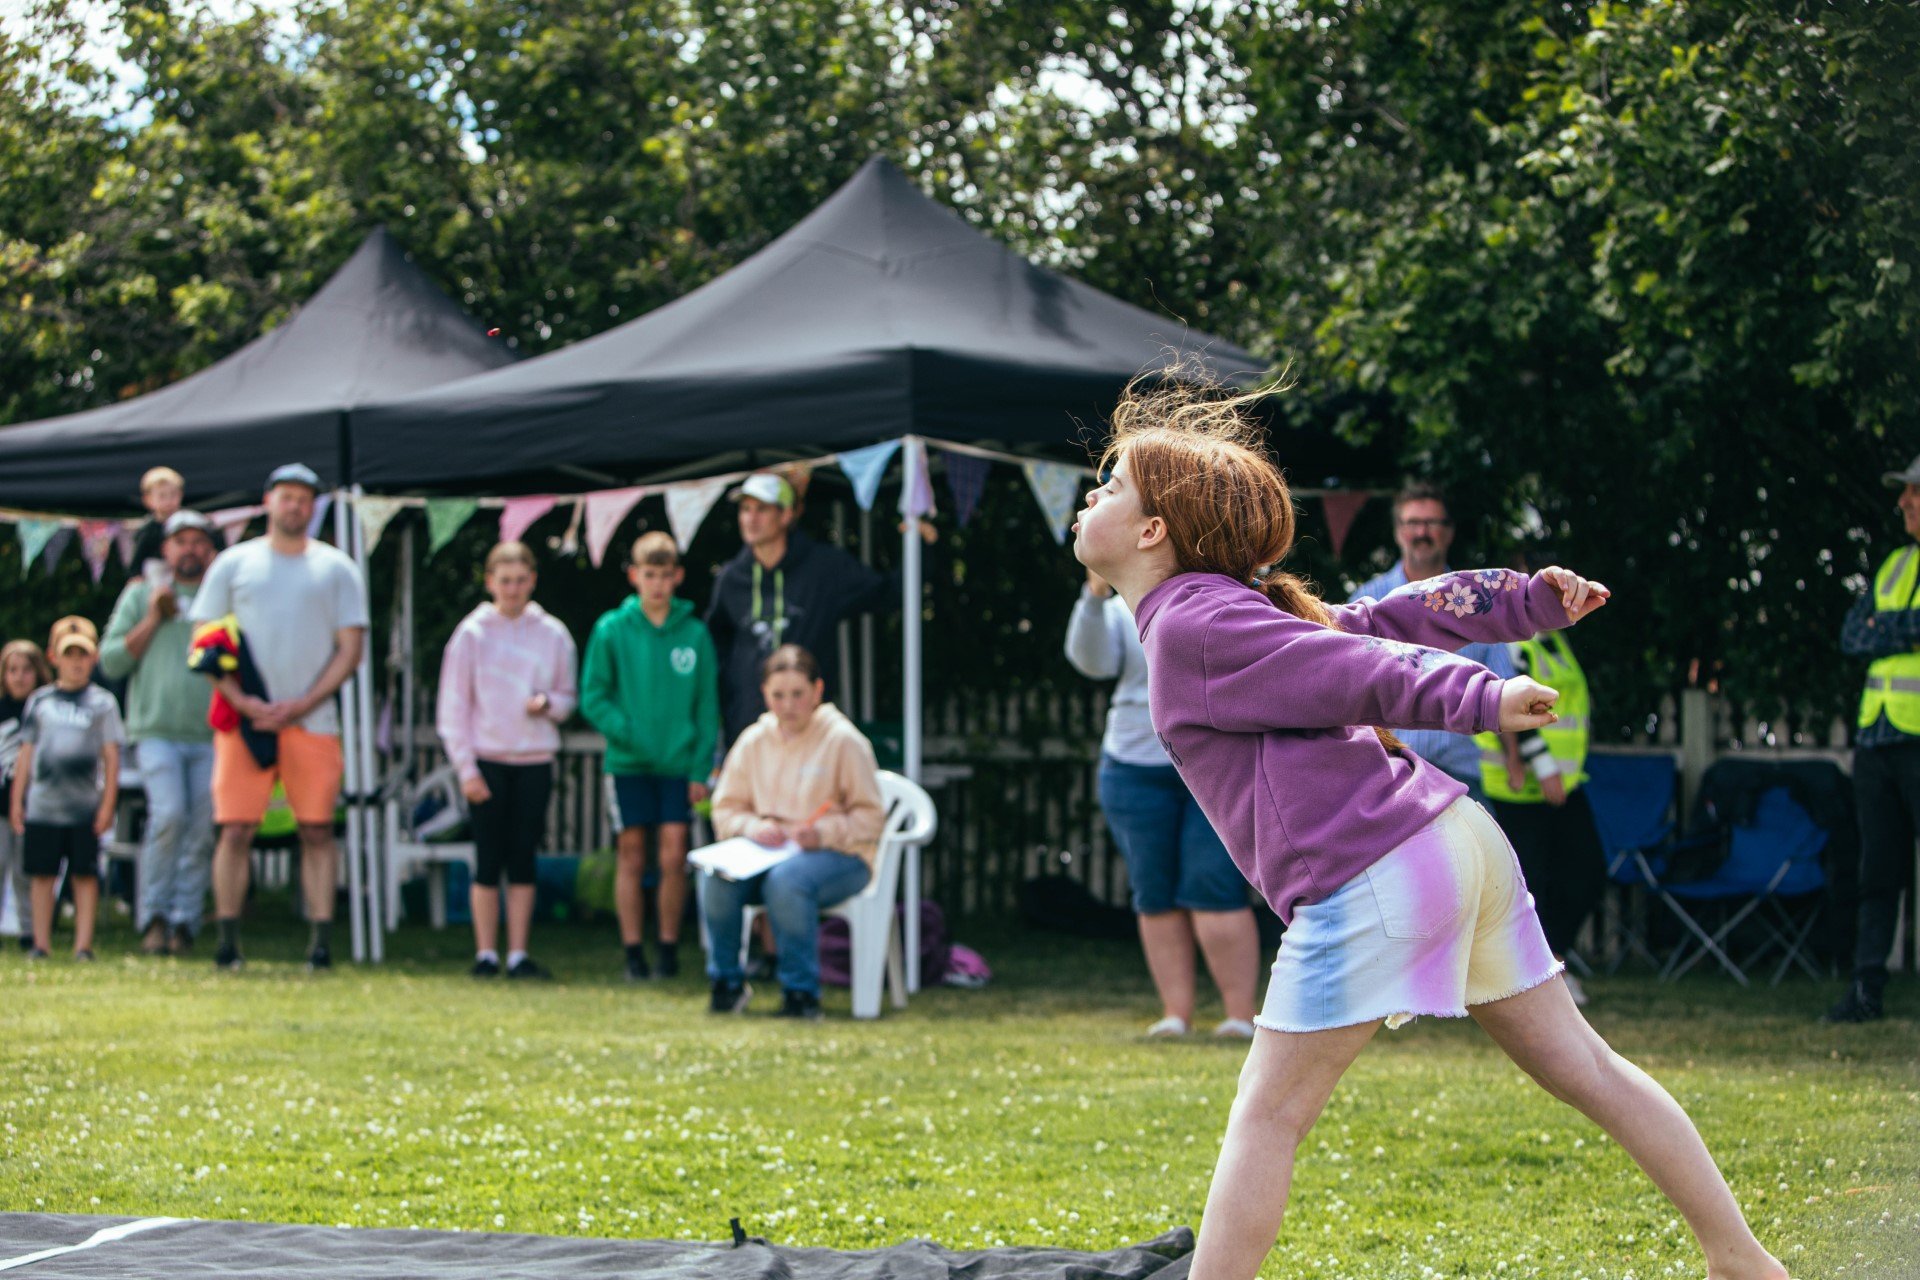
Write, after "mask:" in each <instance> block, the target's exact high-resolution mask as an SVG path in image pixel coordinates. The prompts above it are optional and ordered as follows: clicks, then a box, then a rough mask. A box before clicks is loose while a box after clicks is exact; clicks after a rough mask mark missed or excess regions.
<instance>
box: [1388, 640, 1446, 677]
mask: <svg viewBox="0 0 1920 1280" xmlns="http://www.w3.org/2000/svg"><path fill="white" fill-rule="evenodd" d="M1367 648H1369V649H1377V650H1379V651H1381V652H1382V653H1385V654H1386V655H1387V656H1388V657H1389V658H1391V659H1393V660H1394V661H1395V662H1401V663H1405V664H1406V665H1407V666H1410V667H1412V668H1414V670H1416V671H1425V670H1427V669H1428V668H1430V667H1436V666H1438V665H1440V664H1441V663H1443V662H1451V661H1453V660H1454V655H1453V654H1451V653H1445V652H1442V651H1441V650H1439V649H1429V648H1427V647H1426V646H1425V645H1420V644H1408V643H1407V642H1406V641H1404V640H1384V639H1382V638H1380V637H1379V636H1368V637H1367Z"/></svg>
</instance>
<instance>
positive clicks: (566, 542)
mask: <svg viewBox="0 0 1920 1280" xmlns="http://www.w3.org/2000/svg"><path fill="white" fill-rule="evenodd" d="M585 509H586V503H584V502H576V503H574V504H573V514H572V515H571V516H568V517H567V531H566V532H565V533H563V534H561V535H560V536H559V537H557V538H548V539H547V545H548V546H549V547H552V548H553V549H554V550H555V551H557V552H559V553H560V554H561V555H563V556H577V555H579V554H580V514H581V512H582V511H584V510H585Z"/></svg>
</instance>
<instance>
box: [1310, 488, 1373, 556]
mask: <svg viewBox="0 0 1920 1280" xmlns="http://www.w3.org/2000/svg"><path fill="white" fill-rule="evenodd" d="M1366 505H1367V494H1366V491H1365V490H1364V489H1363V490H1358V491H1356V490H1353V489H1335V490H1332V491H1330V492H1328V493H1324V494H1322V495H1321V496H1320V508H1321V511H1322V513H1323V514H1324V515H1325V516H1326V517H1327V536H1328V538H1330V539H1331V540H1332V542H1333V554H1335V555H1336V556H1337V555H1339V554H1340V548H1341V547H1342V546H1344V545H1345V544H1346V541H1347V535H1348V534H1349V533H1351V532H1353V520H1354V517H1355V516H1357V515H1359V514H1360V508H1362V507H1364V506H1366Z"/></svg>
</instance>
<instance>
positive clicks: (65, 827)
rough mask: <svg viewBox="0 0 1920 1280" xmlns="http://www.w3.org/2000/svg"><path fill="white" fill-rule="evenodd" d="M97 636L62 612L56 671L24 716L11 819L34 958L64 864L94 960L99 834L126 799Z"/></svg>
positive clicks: (76, 938) (54, 647) (117, 730)
mask: <svg viewBox="0 0 1920 1280" xmlns="http://www.w3.org/2000/svg"><path fill="white" fill-rule="evenodd" d="M98 645H99V639H98V633H97V632H96V631H95V629H94V626H93V624H92V623H91V622H89V621H87V620H86V619H85V618H62V619H61V620H60V621H59V622H56V623H55V624H54V625H53V642H52V643H51V644H49V645H48V646H47V648H48V650H49V651H50V652H51V654H52V656H53V660H54V668H55V670H56V671H57V672H58V676H57V678H56V679H55V681H54V683H53V684H51V685H43V686H42V687H40V688H38V689H35V690H34V691H33V694H32V696H30V697H29V698H28V699H27V705H26V707H25V708H24V709H23V710H22V711H21V714H20V739H21V741H20V755H19V758H18V760H17V761H16V762H15V765H14V781H13V795H12V798H11V801H10V804H9V814H8V818H9V822H10V825H11V826H12V827H13V830H14V832H15V834H16V835H19V836H21V837H22V845H23V849H22V852H23V854H24V855H25V856H24V857H23V859H22V860H23V861H24V862H25V863H26V870H27V877H28V880H29V882H30V884H31V886H32V898H33V950H32V951H31V952H29V953H28V955H29V958H31V959H44V958H45V957H46V955H47V952H48V950H49V948H50V947H51V945H52V938H53V905H54V904H53V898H54V891H55V889H56V888H57V887H58V885H59V880H60V869H61V865H62V864H63V863H64V864H65V866H66V872H67V878H68V879H69V880H70V881H71V882H72V885H73V907H74V931H73V954H74V958H75V959H77V960H91V959H93V926H94V919H95V916H96V914H97V913H98V910H99V905H100V837H101V836H103V835H105V834H106V833H107V831H108V830H110V829H111V828H112V826H113V811H114V806H115V804H116V803H118V801H119V794H120V790H119V772H120V748H121V745H122V744H123V743H124V742H125V741H126V730H125V728H124V727H123V726H122V725H121V723H120V708H119V707H118V706H117V705H116V704H115V703H114V700H113V696H112V695H111V694H109V693H108V692H107V691H106V690H105V689H102V688H100V687H99V686H98V685H94V684H91V683H89V681H90V680H91V679H92V677H93V664H94V660H95V657H96V655H97V653H98Z"/></svg>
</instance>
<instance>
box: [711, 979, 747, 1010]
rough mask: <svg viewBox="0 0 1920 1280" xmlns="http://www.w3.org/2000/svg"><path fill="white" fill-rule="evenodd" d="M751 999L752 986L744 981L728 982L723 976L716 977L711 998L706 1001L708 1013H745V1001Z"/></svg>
mask: <svg viewBox="0 0 1920 1280" xmlns="http://www.w3.org/2000/svg"><path fill="white" fill-rule="evenodd" d="M751 999H753V988H752V987H750V986H748V985H747V984H746V983H744V982H728V981H727V980H726V979H725V978H716V979H715V980H714V983H713V998H712V999H711V1000H709V1001H708V1002H707V1012H708V1013H745V1012H746V1011H747V1001H749V1000H751Z"/></svg>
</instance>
